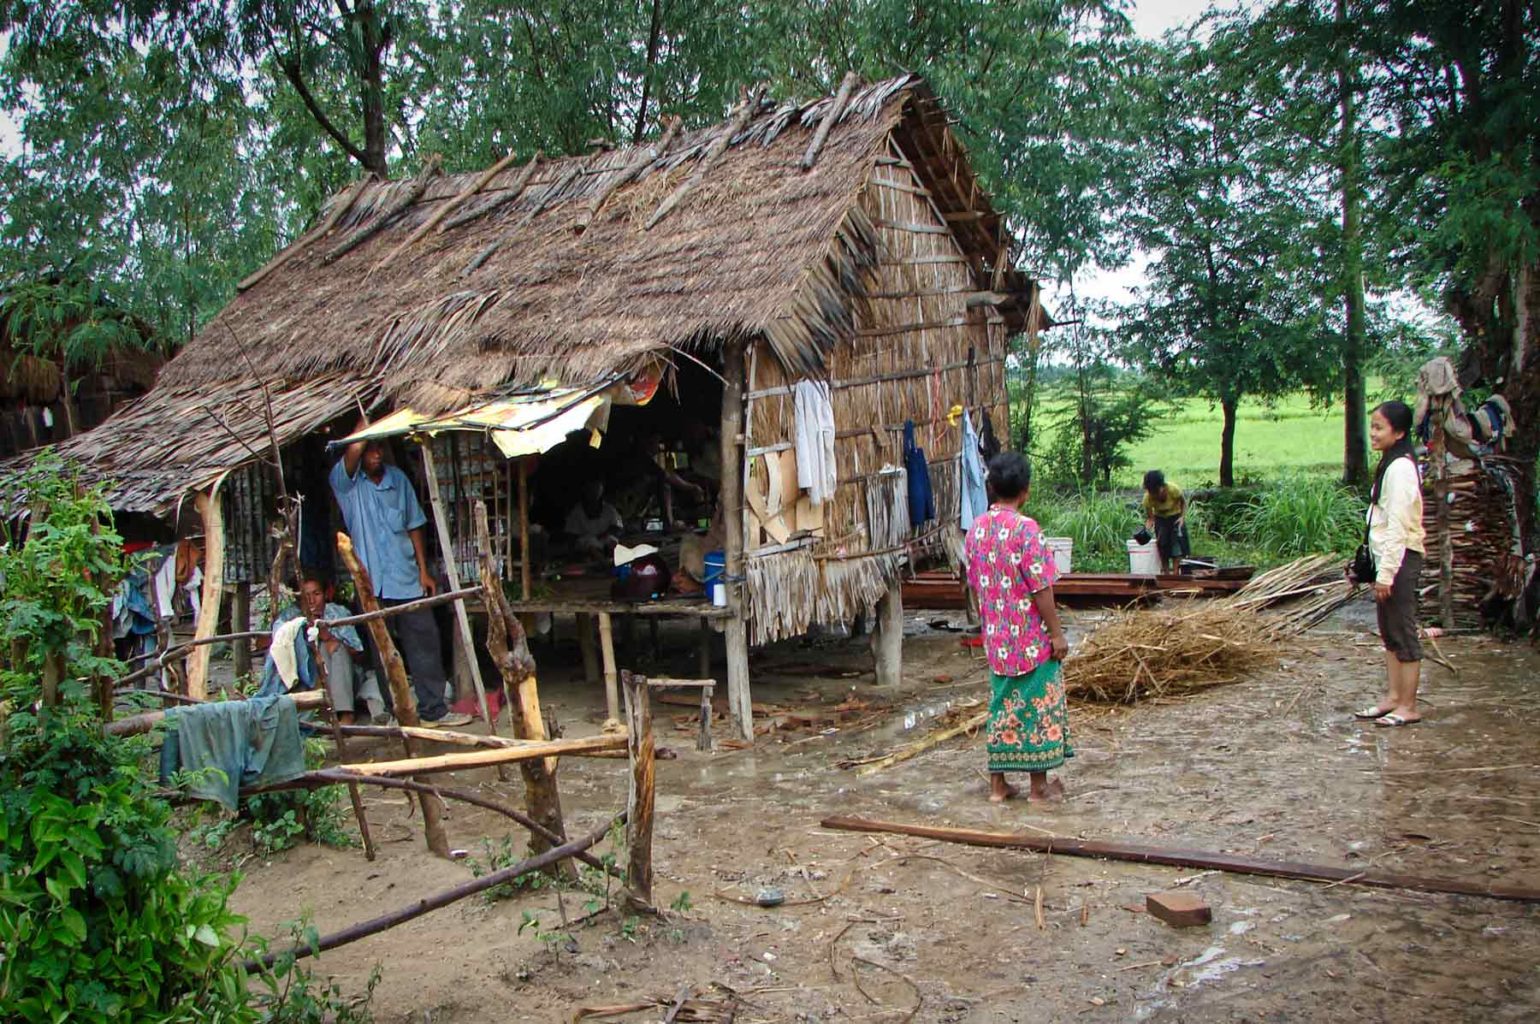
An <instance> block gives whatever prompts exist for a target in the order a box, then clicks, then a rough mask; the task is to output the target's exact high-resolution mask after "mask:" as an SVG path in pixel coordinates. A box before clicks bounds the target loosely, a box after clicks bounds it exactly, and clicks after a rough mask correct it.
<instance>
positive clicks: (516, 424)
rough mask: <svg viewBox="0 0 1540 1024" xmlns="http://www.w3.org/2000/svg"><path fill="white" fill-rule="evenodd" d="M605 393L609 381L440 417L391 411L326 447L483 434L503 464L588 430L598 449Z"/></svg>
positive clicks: (482, 405)
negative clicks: (465, 432)
mask: <svg viewBox="0 0 1540 1024" xmlns="http://www.w3.org/2000/svg"><path fill="white" fill-rule="evenodd" d="M611 388H612V384H611V383H610V382H606V383H605V384H602V385H599V386H595V387H587V388H560V387H552V388H549V389H543V390H539V391H532V392H529V393H527V394H518V395H511V396H508V397H505V398H497V399H493V400H491V401H486V402H481V403H478V404H476V405H470V406H467V407H465V408H464V409H459V410H457V411H455V412H452V413H448V414H445V415H441V416H424V415H422V414H420V413H417V412H415V411H413V410H412V409H410V408H403V409H397V410H396V411H395V412H393V413H391V414H390V415H389V416H386V417H385V418H384V419H381V420H378V421H377V422H375V423H371V424H370V425H369V426H367V427H365V428H364V429H362V430H359V431H355V432H354V433H352V434H349V435H348V436H347V437H345V438H343V439H342V440H340V441H334V442H333V443H332V444H331V445H330V447H333V448H337V447H342V446H344V445H349V444H353V443H354V442H356V441H376V440H383V439H385V438H388V437H401V436H404V435H409V434H415V435H422V434H425V435H429V436H431V435H434V434H438V433H442V432H443V431H446V430H471V431H477V432H482V433H486V434H487V435H489V436H490V437H491V439H492V443H493V444H495V445H497V448H498V450H499V451H501V452H502V453H503V456H504V457H505V458H509V459H516V458H519V457H520V456H523V455H537V454H539V453H541V452H546V451H550V450H551V449H552V448H555V447H556V446H557V445H559V444H561V443H562V442H563V441H565V440H566V439H567V436H568V435H569V434H571V433H572V432H573V431H576V430H586V431H588V433H589V437H590V443H592V444H598V440H599V435H598V433H597V431H600V430H603V429H604V428H605V427H606V426H607V425H608V423H609V411H610V404H611V402H612V401H613V396H612V395H611V394H610V391H611Z"/></svg>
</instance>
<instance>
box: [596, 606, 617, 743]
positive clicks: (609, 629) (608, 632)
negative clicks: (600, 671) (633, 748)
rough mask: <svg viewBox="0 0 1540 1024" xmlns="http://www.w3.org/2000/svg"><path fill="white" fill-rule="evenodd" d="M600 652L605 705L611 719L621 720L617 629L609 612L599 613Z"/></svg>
mask: <svg viewBox="0 0 1540 1024" xmlns="http://www.w3.org/2000/svg"><path fill="white" fill-rule="evenodd" d="M599 654H600V656H601V657H602V658H603V659H604V706H605V710H606V712H607V713H608V714H609V721H611V722H619V721H620V693H619V692H618V689H617V686H616V676H617V670H616V666H615V630H614V627H613V625H612V624H611V622H610V613H609V612H600V613H599Z"/></svg>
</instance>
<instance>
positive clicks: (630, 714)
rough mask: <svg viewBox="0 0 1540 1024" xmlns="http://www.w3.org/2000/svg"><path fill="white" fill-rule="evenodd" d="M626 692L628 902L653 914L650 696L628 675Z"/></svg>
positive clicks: (644, 686)
mask: <svg viewBox="0 0 1540 1024" xmlns="http://www.w3.org/2000/svg"><path fill="white" fill-rule="evenodd" d="M621 678H622V679H623V680H624V682H625V688H626V752H627V754H628V755H629V760H630V762H631V792H630V797H629V799H628V800H627V802H626V849H627V850H628V851H629V853H630V863H629V864H628V865H627V867H626V888H627V889H628V890H629V892H628V895H627V902H628V903H629V904H630V905H631V907H632V908H633V909H636V910H652V909H653V906H652V808H653V797H654V792H655V790H656V778H655V776H654V768H655V764H654V761H653V746H652V695H651V694H650V693H648V690H647V680H646V679H644V678H642V677H641V676H634V675H632V674H631V673H630V672H626V673H624V675H623V676H622V677H621Z"/></svg>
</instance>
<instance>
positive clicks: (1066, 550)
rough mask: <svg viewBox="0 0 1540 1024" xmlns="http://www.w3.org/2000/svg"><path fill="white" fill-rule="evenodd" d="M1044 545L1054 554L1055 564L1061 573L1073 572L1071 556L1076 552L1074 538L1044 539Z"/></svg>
mask: <svg viewBox="0 0 1540 1024" xmlns="http://www.w3.org/2000/svg"><path fill="white" fill-rule="evenodd" d="M1043 544H1044V545H1046V546H1047V548H1048V550H1049V551H1052V552H1053V564H1054V565H1056V566H1058V567H1059V572H1060V573H1066V572H1070V571H1072V570H1071V569H1070V567H1069V566H1070V556H1071V555H1073V554H1074V551H1075V538H1073V537H1044V538H1043Z"/></svg>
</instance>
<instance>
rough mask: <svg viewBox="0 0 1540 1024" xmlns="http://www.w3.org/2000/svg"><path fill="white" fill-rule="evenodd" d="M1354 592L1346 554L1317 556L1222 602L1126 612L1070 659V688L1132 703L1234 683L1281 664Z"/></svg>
mask: <svg viewBox="0 0 1540 1024" xmlns="http://www.w3.org/2000/svg"><path fill="white" fill-rule="evenodd" d="M1352 594H1353V588H1352V587H1351V586H1349V585H1348V584H1347V582H1346V581H1344V580H1343V578H1342V560H1341V559H1340V558H1338V557H1336V556H1334V555H1312V556H1309V557H1306V558H1301V559H1299V560H1297V561H1295V562H1291V563H1289V564H1288V565H1284V566H1280V567H1278V568H1277V569H1272V570H1269V571H1268V572H1266V573H1263V574H1262V575H1260V576H1258V577H1256V578H1255V579H1253V580H1252V581H1251V583H1249V584H1248V585H1247V586H1246V588H1245V589H1243V590H1242V591H1240V592H1239V593H1238V594H1236V595H1234V596H1233V597H1230V598H1226V599H1225V600H1222V601H1211V600H1210V601H1200V600H1195V599H1194V600H1187V601H1182V602H1180V603H1177V604H1175V605H1174V606H1173V607H1170V608H1158V609H1148V610H1144V609H1140V610H1129V611H1123V612H1119V613H1117V614H1116V615H1114V616H1113V617H1112V618H1111V619H1110V620H1108V621H1107V622H1105V623H1103V624H1101V625H1099V626H1098V627H1097V628H1096V630H1095V631H1094V632H1092V633H1091V635H1090V636H1088V637H1087V638H1086V639H1085V640H1084V641H1083V642H1082V643H1081V645H1080V647H1079V649H1078V650H1076V651H1075V652H1074V653H1073V654H1072V655H1071V656H1070V657H1069V659H1068V660H1067V661H1066V662H1065V663H1064V678H1065V688H1066V690H1067V691H1068V692H1069V694H1070V695H1071V696H1075V697H1081V698H1083V699H1086V700H1095V701H1105V702H1110V703H1120V704H1133V703H1135V702H1137V701H1139V700H1141V699H1145V698H1149V697H1169V696H1180V695H1184V694H1191V693H1197V692H1198V691H1201V690H1206V689H1209V688H1210V687H1214V686H1223V685H1224V684H1226V683H1233V682H1236V681H1238V680H1240V679H1241V678H1242V677H1244V676H1245V675H1246V674H1247V673H1248V672H1253V671H1255V670H1257V669H1260V668H1265V667H1268V666H1270V665H1273V664H1276V663H1277V661H1278V657H1279V647H1280V645H1281V643H1282V642H1283V641H1284V640H1286V639H1287V638H1289V637H1291V636H1295V635H1298V634H1299V633H1301V632H1303V631H1304V630H1306V629H1308V628H1310V627H1311V626H1313V625H1315V624H1316V623H1317V622H1319V621H1320V620H1321V619H1323V618H1325V617H1326V615H1328V614H1329V613H1330V612H1331V611H1332V610H1333V609H1335V608H1338V607H1340V606H1341V605H1342V604H1344V603H1346V602H1347V600H1348V599H1349V598H1350V597H1351V596H1352ZM1275 605H1277V606H1279V607H1277V608H1274V607H1273V606H1275ZM1263 609H1269V610H1268V611H1266V612H1265V613H1264V612H1263Z"/></svg>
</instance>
